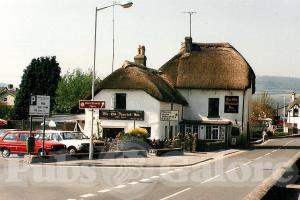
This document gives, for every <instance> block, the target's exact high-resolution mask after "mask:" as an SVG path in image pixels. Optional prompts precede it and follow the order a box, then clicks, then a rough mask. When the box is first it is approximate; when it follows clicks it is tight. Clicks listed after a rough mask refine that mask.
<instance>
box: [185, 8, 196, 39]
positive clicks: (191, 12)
mask: <svg viewBox="0 0 300 200" xmlns="http://www.w3.org/2000/svg"><path fill="white" fill-rule="evenodd" d="M183 13H185V14H189V16H190V37H192V15H193V14H196V12H193V11H186V12H183Z"/></svg>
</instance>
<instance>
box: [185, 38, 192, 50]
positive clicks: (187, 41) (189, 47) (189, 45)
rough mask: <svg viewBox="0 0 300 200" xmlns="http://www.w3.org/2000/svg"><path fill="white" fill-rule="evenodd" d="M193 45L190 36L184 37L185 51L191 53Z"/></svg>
mask: <svg viewBox="0 0 300 200" xmlns="http://www.w3.org/2000/svg"><path fill="white" fill-rule="evenodd" d="M192 46H193V39H192V38H191V37H185V53H191V52H192Z"/></svg>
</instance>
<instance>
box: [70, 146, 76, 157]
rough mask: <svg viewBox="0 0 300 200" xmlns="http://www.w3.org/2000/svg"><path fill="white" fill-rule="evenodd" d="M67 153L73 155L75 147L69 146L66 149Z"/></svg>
mask: <svg viewBox="0 0 300 200" xmlns="http://www.w3.org/2000/svg"><path fill="white" fill-rule="evenodd" d="M68 153H69V154H71V155H74V154H76V153H77V150H76V148H75V147H70V148H69V149H68Z"/></svg>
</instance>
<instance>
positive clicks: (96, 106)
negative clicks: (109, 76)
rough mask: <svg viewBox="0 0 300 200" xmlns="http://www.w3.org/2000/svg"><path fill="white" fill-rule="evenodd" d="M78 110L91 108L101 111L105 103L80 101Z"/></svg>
mask: <svg viewBox="0 0 300 200" xmlns="http://www.w3.org/2000/svg"><path fill="white" fill-rule="evenodd" d="M79 108H80V109H85V108H93V109H101V108H105V101H89V100H80V101H79Z"/></svg>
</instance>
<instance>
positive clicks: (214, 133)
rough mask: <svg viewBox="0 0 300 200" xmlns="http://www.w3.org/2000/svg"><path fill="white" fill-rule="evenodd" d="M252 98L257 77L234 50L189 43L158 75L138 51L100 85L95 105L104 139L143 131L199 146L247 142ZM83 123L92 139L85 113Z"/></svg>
mask: <svg viewBox="0 0 300 200" xmlns="http://www.w3.org/2000/svg"><path fill="white" fill-rule="evenodd" d="M254 92H255V74H254V72H253V70H252V68H251V67H250V65H249V64H248V63H247V61H246V60H245V59H244V58H243V57H242V55H241V54H240V53H239V52H238V51H237V50H235V49H234V47H232V46H231V45H230V44H228V43H193V42H192V38H190V37H187V38H186V39H185V43H184V46H183V47H182V48H181V50H180V52H179V53H178V54H177V55H175V56H174V57H173V58H171V59H170V60H169V61H168V62H166V64H164V65H163V66H162V67H161V68H160V69H159V70H155V69H151V68H148V67H147V65H146V56H145V49H144V47H140V48H139V50H138V55H137V56H135V62H134V63H132V62H128V61H127V62H125V64H124V65H123V66H122V67H121V68H120V69H118V70H116V71H115V72H113V73H112V74H110V75H109V76H108V77H106V78H105V79H104V80H103V81H102V83H101V86H100V88H99V89H98V90H97V91H96V96H95V100H104V101H105V102H106V108H105V110H100V111H99V112H98V111H96V116H99V117H98V119H99V120H100V123H101V126H102V127H103V136H104V137H115V136H116V134H117V133H118V132H120V131H124V132H126V131H128V130H129V129H131V128H134V127H144V128H146V129H148V131H149V132H150V133H151V138H152V139H153V138H155V139H165V138H172V137H173V136H175V135H176V134H178V133H179V132H180V133H184V134H186V133H196V134H198V137H199V138H200V139H203V140H221V141H225V142H227V143H228V142H229V141H231V138H230V137H231V135H235V136H236V137H238V138H239V139H242V140H243V141H246V137H247V133H248V131H249V123H248V122H249V113H250V109H251V108H250V102H251V97H252V94H253V93H254ZM165 111H167V112H170V111H175V113H176V112H177V116H176V120H170V121H165V120H164V119H163V117H162V113H165ZM85 122H86V123H85V124H86V125H85V132H86V134H87V135H90V133H91V126H90V125H91V111H89V110H86V118H85ZM94 123H95V122H94ZM232 133H234V134H232ZM237 135H239V136H237Z"/></svg>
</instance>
